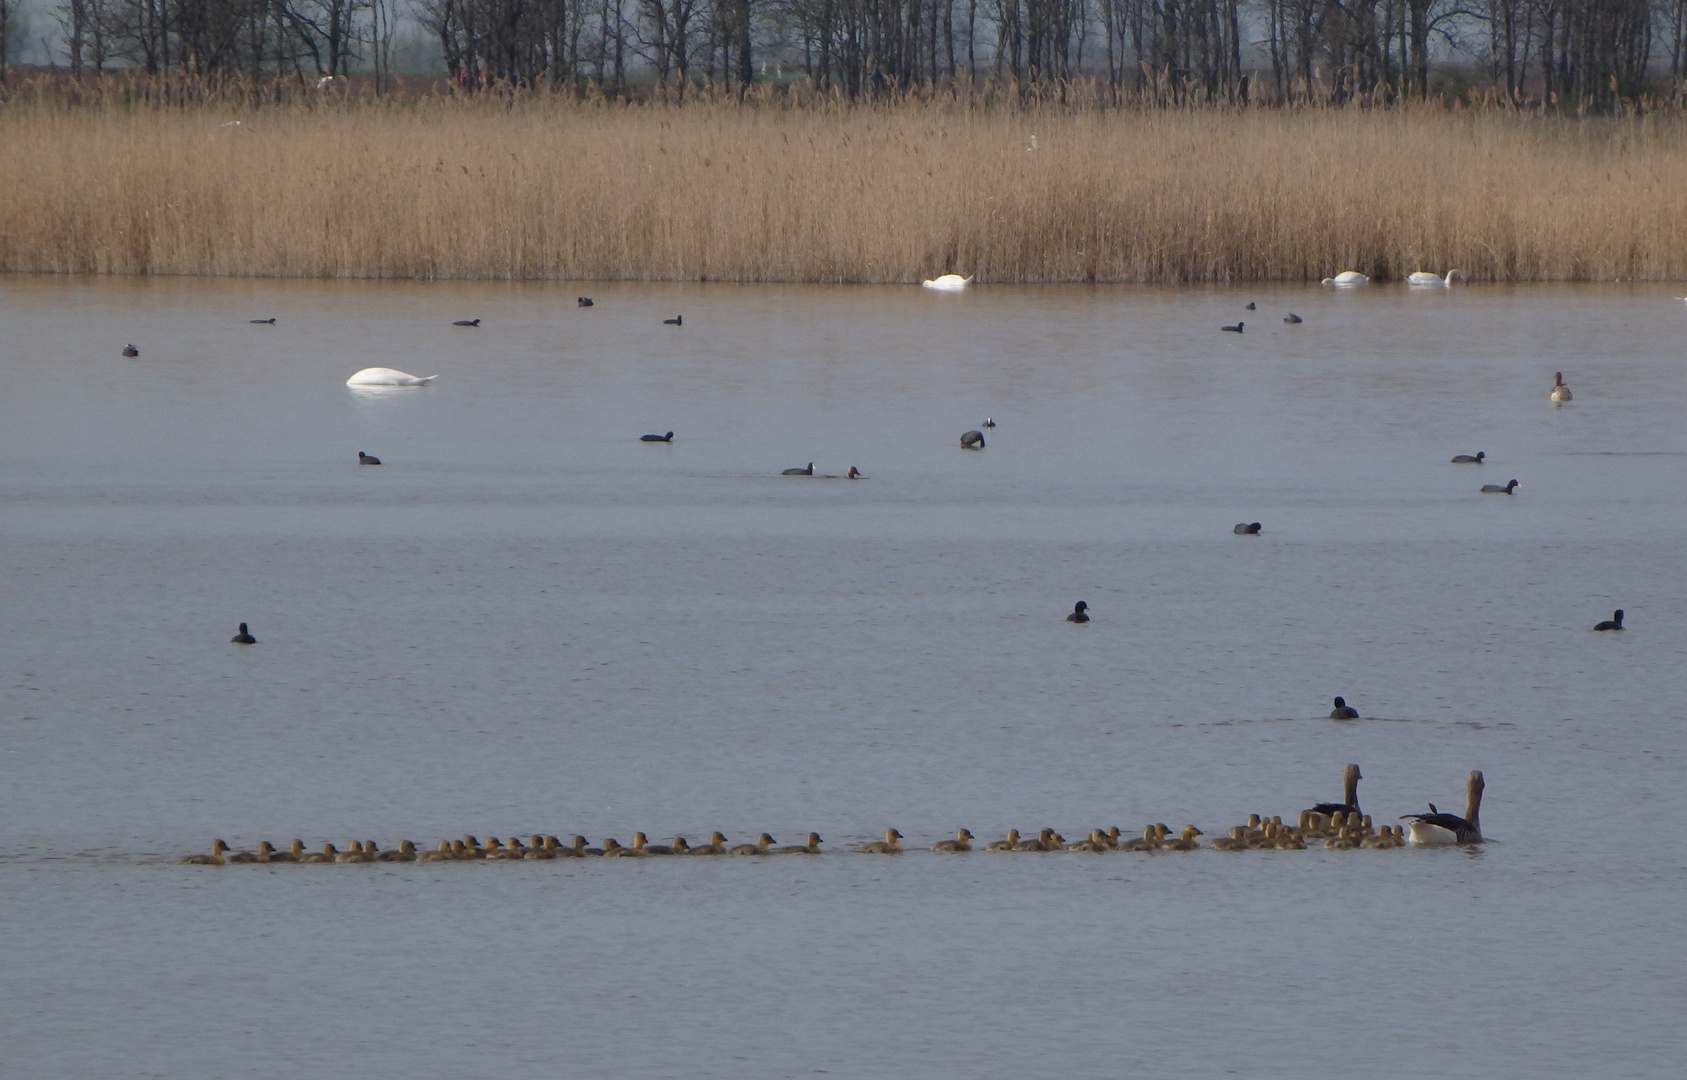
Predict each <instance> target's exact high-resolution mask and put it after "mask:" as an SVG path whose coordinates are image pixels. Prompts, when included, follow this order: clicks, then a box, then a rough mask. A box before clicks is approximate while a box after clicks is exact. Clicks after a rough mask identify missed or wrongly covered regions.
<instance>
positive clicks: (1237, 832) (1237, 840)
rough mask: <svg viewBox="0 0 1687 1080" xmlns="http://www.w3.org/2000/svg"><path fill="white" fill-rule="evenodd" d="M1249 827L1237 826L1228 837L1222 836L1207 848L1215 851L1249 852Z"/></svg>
mask: <svg viewBox="0 0 1687 1080" xmlns="http://www.w3.org/2000/svg"><path fill="white" fill-rule="evenodd" d="M1247 832H1248V829H1247V826H1245V825H1237V826H1236V827H1235V828H1233V829H1231V830H1230V832H1229V834H1228V835H1225V836H1220V837H1217V838H1216V839H1214V840H1213V841H1211V842H1210V843H1209V844H1208V845H1207V846H1208V847H1210V848H1212V849H1214V850H1215V851H1246V850H1248V839H1247Z"/></svg>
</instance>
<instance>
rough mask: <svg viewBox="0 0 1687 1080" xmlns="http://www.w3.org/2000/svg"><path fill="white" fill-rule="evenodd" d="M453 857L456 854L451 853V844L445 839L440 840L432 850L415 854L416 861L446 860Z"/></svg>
mask: <svg viewBox="0 0 1687 1080" xmlns="http://www.w3.org/2000/svg"><path fill="white" fill-rule="evenodd" d="M454 858H456V856H455V855H453V854H451V844H450V842H449V841H446V840H441V841H440V842H439V846H438V847H436V848H434V849H433V850H432V851H424V852H422V853H421V854H420V855H418V856H416V860H417V861H418V862H447V861H449V860H451V859H454Z"/></svg>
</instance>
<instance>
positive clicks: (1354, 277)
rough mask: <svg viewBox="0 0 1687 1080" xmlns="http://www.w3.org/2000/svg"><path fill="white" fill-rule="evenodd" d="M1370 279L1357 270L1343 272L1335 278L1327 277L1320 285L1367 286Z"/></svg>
mask: <svg viewBox="0 0 1687 1080" xmlns="http://www.w3.org/2000/svg"><path fill="white" fill-rule="evenodd" d="M1370 282H1371V279H1370V278H1368V277H1366V276H1365V275H1364V274H1361V273H1360V272H1359V271H1357V270H1343V271H1342V272H1341V273H1339V274H1337V275H1336V276H1335V277H1327V278H1325V279H1324V280H1323V281H1321V282H1319V283H1318V284H1320V285H1369V284H1370Z"/></svg>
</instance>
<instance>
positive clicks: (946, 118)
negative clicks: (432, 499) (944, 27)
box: [0, 95, 1687, 282]
mask: <svg viewBox="0 0 1687 1080" xmlns="http://www.w3.org/2000/svg"><path fill="white" fill-rule="evenodd" d="M231 120H239V121H240V125H239V126H237V127H227V126H221V125H224V124H225V123H227V122H228V121H231ZM1032 135H1035V136H1037V140H1036V146H1037V149H1036V150H1035V151H1034V152H1028V151H1027V149H1026V147H1027V142H1028V140H1029V138H1030V136H1032ZM0 147H4V153H3V154H0V270H6V271H43V272H67V273H85V272H95V273H117V274H137V273H149V274H229V275H289V276H323V277H422V278H428V277H458V278H556V279H663V280H683V279H708V280H734V281H885V282H898V281H899V282H912V281H917V280H919V279H921V278H923V277H929V276H932V275H935V274H939V273H945V272H949V271H958V272H960V273H963V274H976V275H977V276H978V280H979V281H981V282H1011V281H1026V282H1029V281H1221V280H1249V279H1254V280H1259V279H1286V280H1306V279H1313V280H1316V279H1318V278H1320V277H1323V276H1325V275H1328V274H1332V273H1334V272H1336V271H1340V270H1348V269H1355V270H1361V271H1364V272H1366V273H1369V274H1372V275H1373V276H1376V277H1381V278H1385V279H1386V278H1398V277H1401V276H1404V275H1405V274H1407V273H1410V272H1411V271H1413V270H1418V269H1429V270H1438V271H1439V270H1446V269H1448V268H1450V267H1455V266H1456V267H1459V268H1462V269H1463V270H1465V271H1466V272H1467V273H1468V274H1469V275H1470V278H1471V280H1473V281H1482V280H1502V281H1520V280H1580V279H1596V280H1608V279H1616V278H1621V279H1636V278H1640V279H1676V278H1681V277H1683V276H1687V200H1683V199H1682V198H1681V197H1680V192H1681V178H1682V177H1683V176H1687V121H1683V120H1682V119H1681V118H1679V117H1677V116H1675V115H1673V114H1662V115H1654V116H1642V117H1638V118H1627V119H1621V118H1619V119H1601V120H1592V119H1589V120H1575V119H1560V118H1552V117H1540V116H1533V117H1531V116H1526V115H1520V114H1517V113H1513V112H1506V111H1501V110H1480V109H1478V110H1470V109H1460V110H1446V109H1441V108H1436V107H1414V108H1404V109H1308V110H1298V111H1282V110H1263V109H1253V110H1248V109H1237V110H1220V109H1213V110H1191V111H1181V110H1142V111H1136V110H1123V111H1121V110H1107V111H1103V110H1099V109H1087V110H1082V109H1068V110H1061V109H1056V108H1048V109H1031V110H1024V109H1012V108H1006V107H1001V108H976V107H966V106H963V105H957V104H954V103H952V102H951V103H947V104H945V103H942V102H918V101H910V102H903V103H899V104H896V105H886V106H862V107H821V106H815V107H808V108H782V107H777V106H773V105H763V106H745V105H733V104H730V103H708V102H704V103H699V104H687V105H685V106H674V105H661V104H642V105H624V104H605V103H601V102H598V103H593V102H583V103H582V102H574V101H571V100H567V99H561V98H552V97H547V96H542V95H534V96H531V97H525V98H522V97H518V98H516V99H514V100H508V99H505V100H493V99H484V98H482V99H457V100H453V99H444V98H441V99H424V100H421V101H410V102H406V103H402V104H397V105H393V104H387V105H383V104H379V103H367V102H357V101H349V102H345V101H342V102H338V103H332V104H323V103H315V104H309V103H306V104H290V105H289V104H283V105H273V106H269V107H264V108H258V109H255V110H250V111H245V112H233V111H230V109H229V108H228V107H226V106H218V105H189V106H185V107H179V108H154V107H141V108H129V107H123V106H121V105H98V106H92V107H63V106H54V105H52V104H50V103H44V104H28V103H22V102H14V103H13V104H12V105H11V106H8V107H7V108H5V109H4V110H0Z"/></svg>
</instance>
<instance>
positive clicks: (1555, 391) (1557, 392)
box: [1547, 371, 1573, 403]
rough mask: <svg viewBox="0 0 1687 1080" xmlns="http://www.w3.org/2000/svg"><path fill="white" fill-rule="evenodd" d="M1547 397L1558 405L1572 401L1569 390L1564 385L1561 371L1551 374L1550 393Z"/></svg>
mask: <svg viewBox="0 0 1687 1080" xmlns="http://www.w3.org/2000/svg"><path fill="white" fill-rule="evenodd" d="M1547 397H1549V398H1551V399H1552V400H1553V401H1556V402H1559V403H1563V402H1566V401H1571V400H1573V399H1572V398H1571V396H1570V388H1569V387H1568V386H1565V385H1564V373H1563V372H1562V371H1555V372H1553V373H1552V393H1550V394H1548V395H1547Z"/></svg>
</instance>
